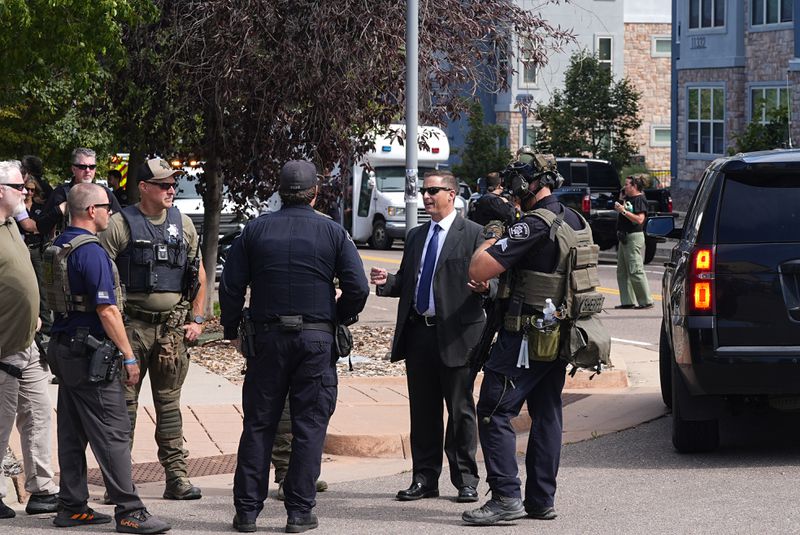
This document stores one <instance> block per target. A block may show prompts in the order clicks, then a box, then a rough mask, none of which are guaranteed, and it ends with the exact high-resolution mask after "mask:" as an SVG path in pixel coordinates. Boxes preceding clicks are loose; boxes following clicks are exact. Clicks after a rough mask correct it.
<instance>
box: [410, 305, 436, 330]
mask: <svg viewBox="0 0 800 535" xmlns="http://www.w3.org/2000/svg"><path fill="white" fill-rule="evenodd" d="M408 320H409V321H410V322H412V323H421V324H423V325H425V326H426V327H436V316H423V315H422V314H417V311H416V310H414V309H413V308H412V309H411V313H410V314H409V315H408Z"/></svg>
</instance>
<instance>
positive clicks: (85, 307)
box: [43, 234, 124, 315]
mask: <svg viewBox="0 0 800 535" xmlns="http://www.w3.org/2000/svg"><path fill="white" fill-rule="evenodd" d="M87 243H97V244H98V245H99V244H100V240H98V239H97V236H95V235H94V234H80V235H78V236H76V237H74V238H72V239H71V240H70V241H68V242H67V243H65V244H63V245H50V246H48V247H47V249H45V251H44V262H43V267H44V273H43V275H44V287H45V293H46V296H47V304H48V305H49V307H50V308H51V309H52V310H53V311H54V312H58V313H60V314H65V315H68V314H69V313H70V312H93V311H94V307H93V306H92V305H91V303H92V302H93V300H92V299H91V296H88V295H74V294H73V293H72V292H71V291H70V287H69V276H68V274H67V262H68V260H69V256H70V255H71V254H72V253H73V252H75V251H76V250H77V249H78V248H79V247H81V246H83V245H86V244H87ZM111 269H112V272H113V273H114V297H115V298H116V300H117V306H118V307H120V308H122V304H123V299H124V296H123V292H122V287H121V286H120V283H119V272H118V271H117V266H116V265H115V264H114V263H113V262H111Z"/></svg>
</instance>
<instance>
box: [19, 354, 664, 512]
mask: <svg viewBox="0 0 800 535" xmlns="http://www.w3.org/2000/svg"><path fill="white" fill-rule="evenodd" d="M612 361H613V362H614V363H615V368H614V369H609V370H606V371H604V372H603V373H602V374H600V375H598V376H595V377H594V378H592V379H591V380H589V375H590V374H588V373H585V372H579V373H578V374H577V375H576V377H575V378H569V377H568V382H567V387H566V389H565V391H564V403H565V407H564V442H565V443H569V442H576V441H581V440H587V439H591V438H593V437H597V436H600V435H603V434H606V433H612V432H615V431H619V430H622V429H627V428H630V427H633V426H636V425H638V424H640V423H643V422H646V421H649V420H652V419H654V418H657V417H660V416H662V415H663V414H665V412H666V408H665V407H664V405H663V403H662V401H661V396H660V393H659V390H658V387H657V384H658V376H657V354H655V353H654V352H652V351H649V350H645V349H642V348H640V347H635V346H628V345H621V344H615V345H614V346H613V349H612ZM627 363H631V364H632V367H633V368H635V369H634V370H633V372H632V373H629V371H628V369H627V366H626V364H627ZM629 375H630V376H631V377H635V380H634V383H633V384H629V382H628V377H629ZM480 379H481V376H479V377H478V382H477V383H476V386H475V395H476V398H477V395H478V393H479V391H480ZM56 393H57V387H55V386H53V387H51V396H52V399H53V403H54V405H55V400H56ZM182 404H183V407H182V413H183V420H184V437H185V440H186V448H187V449H188V450H189V453H190V457H189V473H190V477H191V478H192V481H193V482H194V483H195V484H196V485H199V486H201V487H202V488H203V489H204V493H205V494H211V495H213V494H228V495H229V494H230V488H231V486H232V479H233V476H232V473H233V469H234V467H235V463H236V450H237V447H238V441H239V436H240V434H241V430H242V410H241V386H238V385H234V384H232V383H230V382H229V381H227V380H226V379H224V378H222V377H220V376H217V375H215V374H213V373H211V372H209V371H207V370H206V369H204V368H202V367H200V366H198V365H195V364H193V365H192V366H191V368H190V372H189V376H188V378H187V381H186V383H185V386H184V391H183V396H182ZM54 420H55V418H54ZM530 423H531V421H530V418H529V416H528V415H527V413H526V412H523V414H521V415H520V416H519V417H518V418H517V419H516V421H515V427H516V429H517V431H518V433H520V439H519V444H518V450H519V451H520V452H524V451H525V444H526V442H527V434H526V431H527V430H528V429H529V428H530ZM136 431H137V432H136V437H135V440H134V447H133V455H132V456H133V462H134V481H135V482H136V483H137V486H138V487H139V489H140V491H141V492H142V494H143V496H144V497H146V498H147V497H152V498H160V495H161V492H162V491H163V477H164V476H163V470H162V468H161V466H160V465H159V464H158V460H157V455H156V445H155V441H154V439H153V434H154V432H155V414H154V411H153V406H152V399H151V397H150V393H149V385H144V387H143V388H142V396H141V399H140V406H139V416H138V422H137V430H136ZM53 442H54V448H53V452H54V459H53V462H54V466H55V467H56V469H57V459H56V458H55V451H56V450H55V433H54V435H53ZM11 447H12V450H13V451H14V453H15V455H16V456H17V458H18V459H19V458H21V451H20V442H19V436H18V435H17V434H16V431H15V432H14V433H13V434H12V438H11ZM87 461H88V464H89V468H90V470H89V481H90V484H91V485H93V492H96V493H97V494H98V495H101V494H102V478H101V474H100V472H99V470H98V469H97V463H96V462H95V460H94V458H93V456H92V454H91V451H87ZM323 461H324V462H323V468H322V477H323V478H325V479H327V480H328V481H329V482H332V483H335V482H341V481H348V480H357V479H365V478H372V477H377V476H380V475H391V474H397V473H400V472H403V471H407V470H410V469H411V462H410V447H409V411H408V391H407V388H406V379H405V377H348V378H340V383H339V397H338V402H337V406H336V412H335V413H334V415H333V417H332V419H331V422H330V426H329V429H328V437H327V440H326V444H325V456H324V459H323ZM23 498H24V497H23ZM13 501H14V500H13V493H12V494H9V499H8V500H7V503H8V502H13ZM9 505H11V506H12V507H15V508H18V509H20V510H21V509H22V508H23V507H22V505H20V504H13V503H11V504H9Z"/></svg>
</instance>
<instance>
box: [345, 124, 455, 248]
mask: <svg viewBox="0 0 800 535" xmlns="http://www.w3.org/2000/svg"><path fill="white" fill-rule="evenodd" d="M390 128H391V130H392V131H397V130H400V131H401V132H403V133H404V132H405V125H400V124H394V125H391V126H390ZM418 135H419V137H420V138H422V139H425V140H426V142H427V144H428V148H427V149H424V150H423V149H422V148H420V149H419V155H418V163H417V167H418V173H417V176H418V182H417V185H418V188H419V187H422V179H423V176H424V175H425V172H426V171H431V170H434V169H440V168H443V167H446V166H447V160H448V159H449V158H450V143H449V142H448V140H447V135H446V134H445V133H444V131H442V130H441V129H439V128H436V127H433V126H422V127H420V128H419V132H418ZM403 137H405V136H403ZM365 163H368V164H369V165H370V166H371V167H372V171H365V169H364V167H363V164H365ZM405 165H406V149H405V144H402V145H401V144H400V142H399V141H398V139H396V138H395V139H394V140H391V139H389V138H388V137H387V136H384V135H378V136H376V138H375V145H374V147H373V149H372V150H371V151H370V152H368V153H366V154H364V156H362V157H361V158H360V159H359V160H358V161H357V162H355V163H354V164H353V166H352V168H351V172H350V178H349V179H348V183H347V184H346V185H345V187H344V199H343V208H344V210H343V224H344V227H345V228H346V229H347V230H348V232H350V235H351V236H352V237H353V240H354V241H356V242H368V243H369V244H370V246H372V247H374V248H376V249H389V248H390V247H391V246H392V242H393V241H394V240H395V239H401V240H402V239H404V238H405V234H406V203H405V186H406V167H405ZM455 207H456V210H458V212H459V213H460V214H461V215H462V216H463V215H465V214H466V204H465V202H464V199H462V198H461V196H459V195H456V200H455ZM428 220H430V216H429V215H428V214H427V213H426V212H425V207H424V205H423V204H422V195H421V194H420V193H417V221H418V222H419V223H420V224H422V223H425V222H427V221H428Z"/></svg>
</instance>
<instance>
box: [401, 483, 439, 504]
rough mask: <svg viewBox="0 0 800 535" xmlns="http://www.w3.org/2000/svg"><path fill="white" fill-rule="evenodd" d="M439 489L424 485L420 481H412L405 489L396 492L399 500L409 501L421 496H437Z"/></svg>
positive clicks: (418, 498)
mask: <svg viewBox="0 0 800 535" xmlns="http://www.w3.org/2000/svg"><path fill="white" fill-rule="evenodd" d="M438 497H439V489H432V488H430V487H426V486H425V485H423V484H422V483H412V484H411V486H410V487H408V488H407V489H404V490H401V491H399V492H398V493H397V499H398V500H400V501H401V502H410V501H414V500H420V499H422V498H438Z"/></svg>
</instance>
